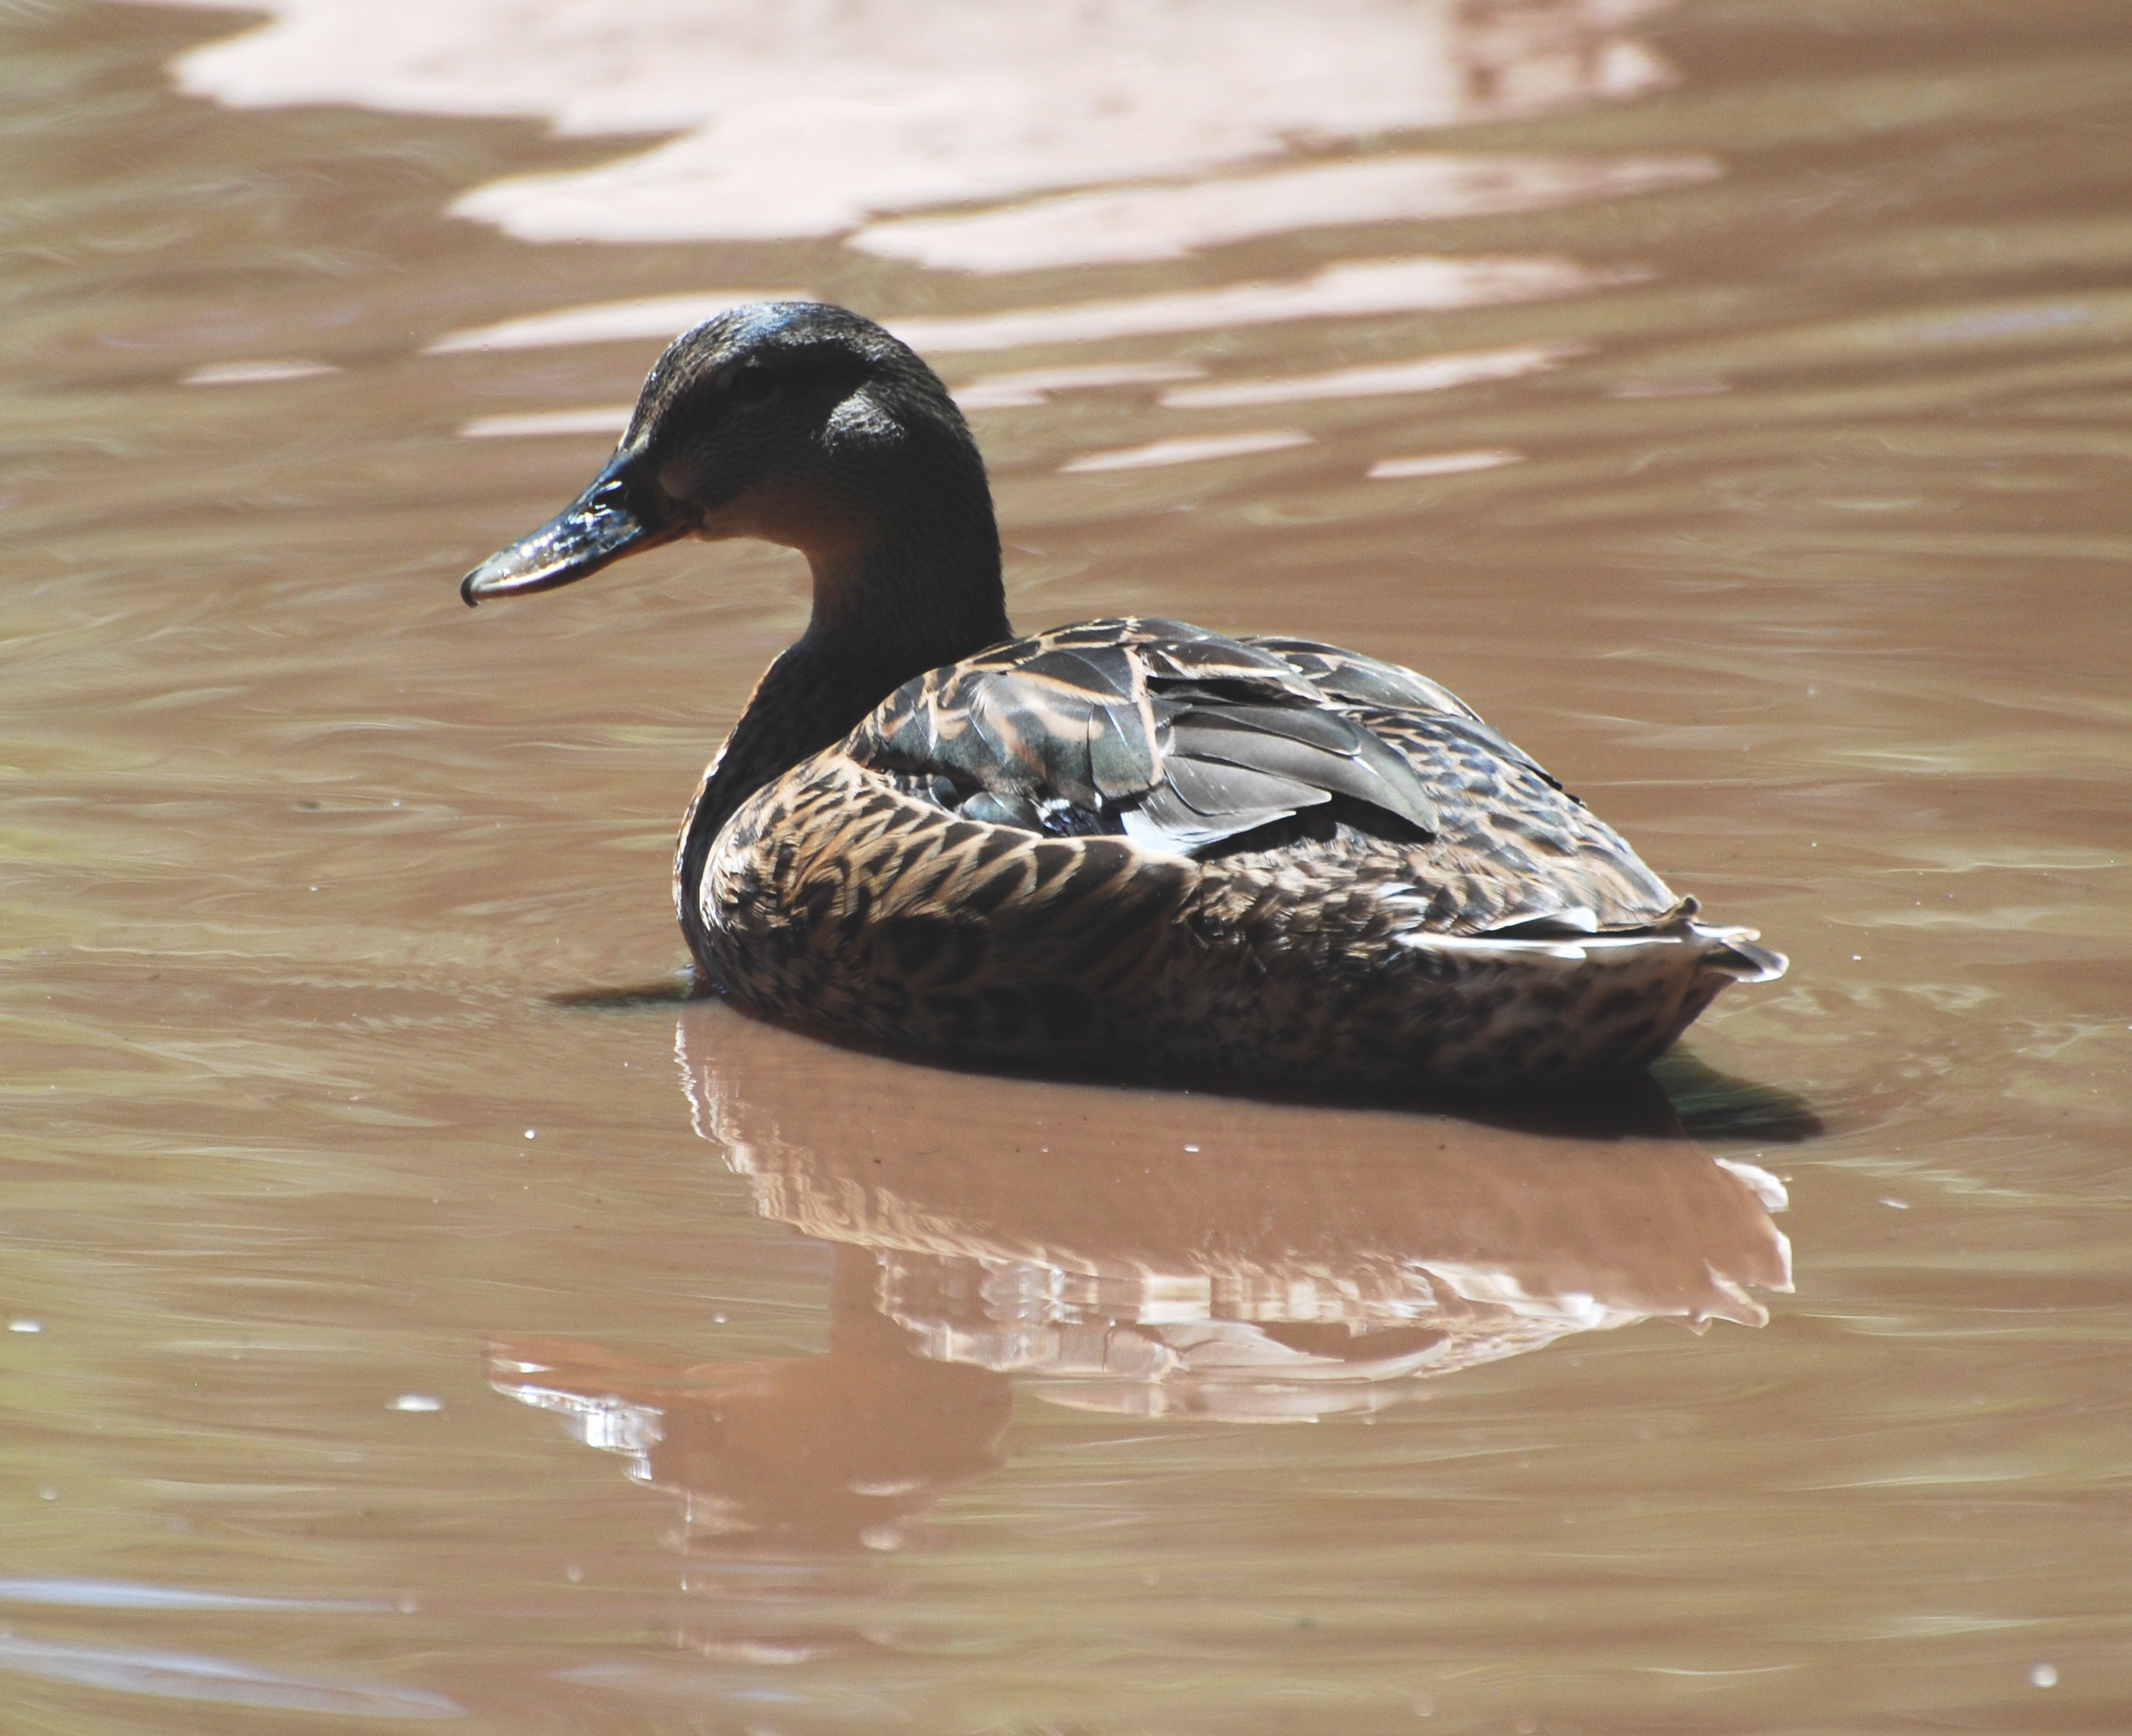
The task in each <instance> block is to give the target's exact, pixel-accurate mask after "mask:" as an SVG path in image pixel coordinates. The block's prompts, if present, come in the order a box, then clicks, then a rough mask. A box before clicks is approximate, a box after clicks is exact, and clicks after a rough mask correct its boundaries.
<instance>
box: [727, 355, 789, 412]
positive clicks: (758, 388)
mask: <svg viewBox="0 0 2132 1736" xmlns="http://www.w3.org/2000/svg"><path fill="white" fill-rule="evenodd" d="M729 389H730V390H731V392H732V395H733V397H735V398H737V400H739V402H742V403H743V404H759V403H761V402H762V401H763V400H764V399H765V398H766V397H769V396H770V394H771V392H775V390H776V389H777V382H776V380H775V378H773V377H771V372H770V370H769V369H768V368H765V367H763V366H761V364H760V363H755V362H749V363H745V364H743V365H742V367H741V368H738V369H737V370H736V372H735V373H734V374H733V377H732V387H730V388H729Z"/></svg>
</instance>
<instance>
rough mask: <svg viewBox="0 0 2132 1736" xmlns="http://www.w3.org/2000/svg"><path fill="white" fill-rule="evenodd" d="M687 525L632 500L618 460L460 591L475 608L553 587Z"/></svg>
mask: <svg viewBox="0 0 2132 1736" xmlns="http://www.w3.org/2000/svg"><path fill="white" fill-rule="evenodd" d="M688 528H689V527H688V524H687V522H685V520H684V519H682V518H680V517H678V516H676V517H670V516H668V515H665V514H662V513H655V512H650V511H647V510H646V507H644V505H643V504H642V503H641V500H639V499H637V498H632V491H631V488H630V479H629V476H628V473H627V470H626V469H625V468H624V465H623V462H622V460H621V459H617V460H616V461H615V462H614V463H613V464H609V465H608V466H607V469H604V470H603V471H602V472H601V473H600V474H599V478H598V481H596V482H595V483H593V485H592V487H590V488H588V489H586V490H585V492H584V493H583V494H581V495H579V497H578V498H577V500H576V501H575V502H574V503H573V504H572V505H570V506H569V507H567V508H565V509H564V511H563V512H559V513H558V514H557V515H556V516H555V517H553V518H551V519H550V520H549V521H548V522H547V523H545V524H544V525H542V526H541V527H540V529H539V530H537V531H535V532H534V533H533V534H532V535H531V536H524V537H521V538H520V539H519V540H518V541H516V542H514V543H512V544H511V546H510V547H509V548H507V549H503V550H500V551H497V553H496V554H493V555H490V556H489V557H488V559H487V560H484V561H483V562H482V564H481V565H479V566H478V567H476V568H475V569H474V570H473V571H472V572H470V573H468V575H466V577H465V578H464V579H463V580H461V581H460V584H459V595H460V596H461V597H463V598H464V599H466V604H467V606H468V608H473V605H474V604H478V603H486V602H487V600H488V599H490V598H492V597H516V596H521V595H522V594H525V593H526V592H527V591H549V590H553V589H555V587H556V586H557V585H559V584H574V583H575V582H576V581H577V580H578V579H583V578H584V577H585V576H587V575H588V574H592V573H597V572H598V570H600V569H601V568H602V567H603V566H605V565H607V564H608V563H609V562H610V561H614V560H620V559H621V558H622V556H623V555H628V554H632V553H634V552H635V551H636V550H638V549H648V548H655V547H656V546H658V545H659V544H660V543H662V542H671V541H674V539H675V537H677V536H683V535H684V534H685V533H686V532H687V531H688Z"/></svg>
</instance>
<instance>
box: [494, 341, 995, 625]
mask: <svg viewBox="0 0 2132 1736" xmlns="http://www.w3.org/2000/svg"><path fill="white" fill-rule="evenodd" d="M681 536H703V537H708V538H713V539H718V538H724V537H732V536H755V537H760V538H762V539H763V540H765V541H770V542H776V543H783V544H785V546H788V547H791V548H796V549H798V550H799V551H802V552H803V553H804V554H805V555H806V556H807V557H808V560H809V565H811V566H812V568H813V570H814V618H815V625H816V628H818V629H820V628H825V627H833V626H835V625H837V624H838V623H848V624H849V625H851V626H859V625H863V626H864V627H866V628H877V627H878V626H879V625H880V623H879V622H876V619H875V618H876V617H880V618H881V619H882V620H886V621H891V622H892V620H893V619H894V618H900V617H903V616H908V615H910V613H912V612H913V611H914V610H915V611H916V612H917V613H919V614H920V615H930V614H933V613H939V612H941V611H942V610H945V611H947V612H948V613H958V614H968V613H970V612H971V611H972V609H974V610H976V611H977V613H980V614H987V619H986V620H985V621H984V622H983V623H982V626H983V628H984V637H980V638H979V639H978V640H977V642H978V643H984V642H987V641H988V639H989V638H991V637H999V631H1000V630H1003V629H1004V627H1005V616H1004V613H1003V609H1002V606H1001V603H1000V600H999V597H1000V592H999V538H998V533H997V531H996V529H995V528H994V524H993V519H992V496H991V492H990V490H989V489H988V488H987V486H986V483H985V473H984V462H983V460H982V459H981V458H980V457H979V456H978V454H977V445H976V443H975V442H974V441H973V440H972V439H971V437H970V432H969V429H968V426H967V425H966V424H965V423H964V422H963V417H962V414H961V412H960V411H958V410H957V409H956V407H955V404H954V401H953V399H952V398H951V397H949V396H948V390H947V388H946V387H944V385H942V384H941V382H940V380H939V377H938V376H937V375H936V374H934V372H933V370H932V369H931V368H928V367H927V366H926V365H925V363H924V362H922V361H921V360H920V359H919V358H918V357H917V355H916V354H915V353H913V352H912V351H911V350H910V348H909V347H908V346H907V345H905V344H902V343H900V342H899V341H898V340H897V339H895V338H893V337H891V335H890V334H888V333H887V332H886V331H884V330H882V329H881V327H880V326H878V325H875V324H874V323H873V322H872V320H866V319H862V318H861V317H860V316H859V315H857V314H854V313H852V312H849V311H848V310H846V309H843V308H841V307H832V306H828V305H825V304H823V303H820V302H812V301H773V302H764V303H760V304H757V305H751V306H747V307H740V308H735V309H733V310H732V311H730V312H728V313H724V314H721V315H718V317H717V318H716V319H713V320H707V321H706V322H705V323H704V324H703V325H699V326H697V327H696V328H695V329H693V330H691V331H688V332H684V333H683V334H682V335H681V336H679V338H676V339H675V340H674V342H673V343H672V344H670V345H669V346H668V347H667V350H666V353H665V354H664V355H663V356H661V357H660V358H659V361H658V363H657V364H656V365H655V366H654V367H653V368H652V370H651V373H650V375H649V376H647V377H646V380H645V382H644V389H643V392H641V395H640V396H639V397H638V399H637V402H636V412H635V414H634V415H632V416H631V418H630V423H629V430H628V432H627V434H625V435H623V436H622V444H621V445H619V446H618V447H617V448H616V450H615V453H614V456H613V457H612V458H611V459H608V460H607V466H606V468H605V469H603V470H602V471H601V472H600V474H599V475H598V477H597V478H594V479H593V483H592V486H591V487H589V488H587V489H586V490H585V492H584V493H583V494H582V495H580V496H579V498H578V499H577V500H576V501H575V502H574V503H573V504H572V505H571V506H569V507H567V508H566V509H565V510H564V512H561V513H560V514H559V515H558V516H557V517H555V518H554V519H552V520H550V522H548V523H547V524H545V525H543V526H542V527H540V529H539V530H537V531H534V532H533V533H532V534H531V536H526V537H524V538H522V539H521V541H517V542H515V543H513V544H512V545H511V546H510V547H509V548H507V549H504V550H502V551H501V552H499V553H497V554H495V555H491V556H490V557H489V558H488V559H487V560H484V561H483V562H482V564H481V565H479V566H478V567H476V568H475V569H474V570H473V571H472V572H470V573H468V575H466V578H465V579H464V581H463V583H462V584H461V585H460V587H459V594H460V595H461V596H462V597H463V598H464V599H466V601H467V602H468V604H478V603H483V602H485V601H487V599H490V598H492V597H508V596H515V595H517V594H519V593H521V592H525V591H539V590H548V589H552V588H553V587H555V586H556V585H560V584H571V583H572V582H574V580H576V579H582V578H584V577H585V576H586V575H588V574H591V573H595V572H597V571H598V570H599V569H600V568H602V567H603V566H606V565H608V564H609V563H610V562H611V561H614V560H619V559H620V558H621V557H622V556H623V555H627V554H631V553H633V552H634V551H636V550H639V549H645V548H652V547H655V546H658V545H659V544H660V543H664V542H671V541H674V540H675V539H676V538H677V537H681ZM987 594H989V601H988V602H987ZM987 612H988V613H987Z"/></svg>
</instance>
